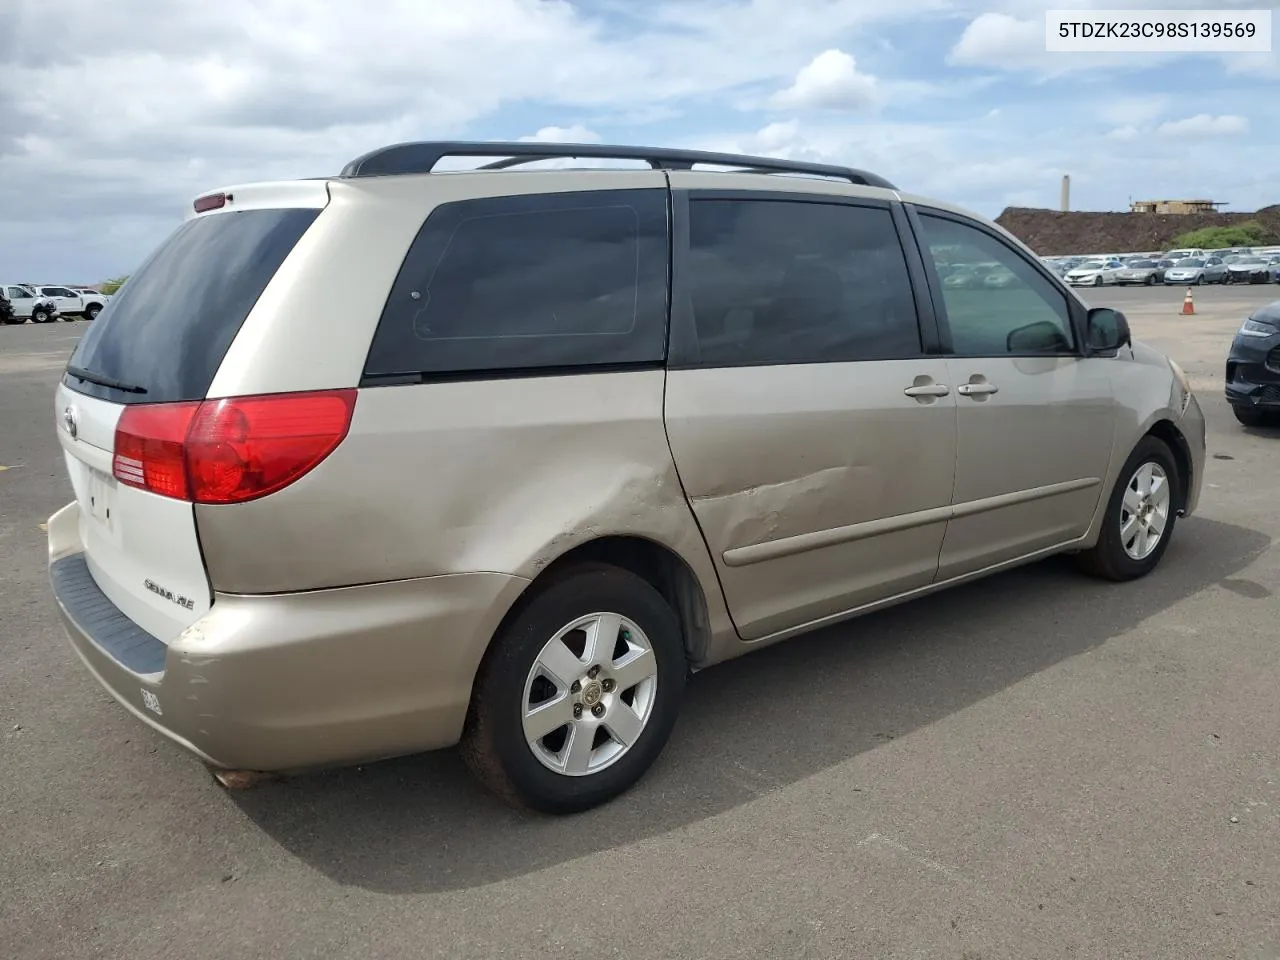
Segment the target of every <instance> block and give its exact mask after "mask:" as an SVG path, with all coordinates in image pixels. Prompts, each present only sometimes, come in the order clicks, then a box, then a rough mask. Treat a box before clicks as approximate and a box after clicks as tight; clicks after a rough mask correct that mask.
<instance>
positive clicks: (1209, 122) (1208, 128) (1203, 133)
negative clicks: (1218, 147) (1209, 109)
mask: <svg viewBox="0 0 1280 960" xmlns="http://www.w3.org/2000/svg"><path fill="white" fill-rule="evenodd" d="M1248 132H1249V119H1248V117H1240V116H1236V115H1234V114H1223V115H1221V116H1217V117H1215V116H1212V115H1210V114H1207V113H1198V114H1196V115H1195V116H1194V117H1187V118H1186V119H1184V120H1170V121H1168V122H1166V123H1162V124H1160V126H1158V127H1156V133H1158V134H1160V136H1162V137H1197V138H1206V137H1232V136H1240V135H1242V134H1245V133H1248Z"/></svg>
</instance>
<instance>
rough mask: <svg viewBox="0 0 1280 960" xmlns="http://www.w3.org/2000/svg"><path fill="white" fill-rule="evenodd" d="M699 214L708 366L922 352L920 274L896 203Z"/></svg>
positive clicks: (693, 276)
mask: <svg viewBox="0 0 1280 960" xmlns="http://www.w3.org/2000/svg"><path fill="white" fill-rule="evenodd" d="M689 217H690V220H689V294H690V298H691V300H692V306H693V316H694V323H695V326H696V333H697V356H698V362H699V363H700V364H701V365H703V366H733V365H738V364H759V363H813V362H818V361H831V362H836V361H849V360H873V359H888V358H894V357H911V356H917V355H918V354H919V353H920V333H919V327H918V325H917V321H916V310H915V302H914V300H913V298H912V294H911V281H910V279H909V276H908V273H907V264H906V259H905V257H904V255H903V252H902V245H901V244H900V242H899V240H898V234H897V230H896V228H895V227H894V223H893V216H892V214H891V213H890V212H889V211H888V209H886V208H883V207H859V206H850V205H844V204H831V203H804V202H798V201H796V202H792V201H786V200H694V201H692V202H691V203H690V204H689Z"/></svg>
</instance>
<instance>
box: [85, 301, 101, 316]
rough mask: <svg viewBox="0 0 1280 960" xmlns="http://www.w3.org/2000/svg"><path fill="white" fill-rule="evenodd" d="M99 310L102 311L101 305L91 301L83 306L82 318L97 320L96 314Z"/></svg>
mask: <svg viewBox="0 0 1280 960" xmlns="http://www.w3.org/2000/svg"><path fill="white" fill-rule="evenodd" d="M101 312H102V307H100V306H98V304H96V303H91V304H89V306H87V307H85V308H84V314H83V316H84V319H86V320H97V319H98V314H99V313H101Z"/></svg>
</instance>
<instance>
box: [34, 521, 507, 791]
mask: <svg viewBox="0 0 1280 960" xmlns="http://www.w3.org/2000/svg"><path fill="white" fill-rule="evenodd" d="M78 510H79V508H78V507H77V506H76V504H74V503H72V504H70V505H68V506H67V507H64V508H63V509H62V510H60V511H59V512H58V513H56V514H54V516H53V517H52V518H50V520H49V524H48V526H49V563H50V580H51V582H52V585H53V591H54V596H55V599H56V600H57V603H58V609H59V612H60V614H61V616H62V621H63V624H64V626H65V628H66V632H67V636H68V638H69V639H70V641H71V645H72V647H73V648H74V649H75V650H76V652H77V653H78V654H79V655H80V658H81V659H82V660H83V661H84V663H85V665H86V666H87V667H88V668H89V670H90V672H92V673H93V675H94V676H95V677H96V678H97V679H98V682H99V683H101V684H102V685H103V686H104V687H105V688H106V689H107V691H108V692H109V693H111V694H112V696H114V697H115V698H116V700H118V701H119V702H120V703H121V704H123V705H124V706H125V707H126V708H127V709H128V710H129V711H130V712H131V713H133V714H134V715H135V716H136V717H138V718H139V719H140V720H142V721H143V722H145V723H146V724H148V725H149V726H150V727H152V728H153V729H155V730H157V731H158V732H160V733H162V734H164V735H165V736H166V737H168V738H169V739H170V740H172V741H174V742H175V743H177V744H178V745H180V746H182V747H183V748H185V749H187V750H188V751H190V752H191V753H194V754H195V755H196V756H198V757H200V758H201V759H203V760H204V761H205V762H207V763H209V764H212V765H213V766H216V767H223V768H230V769H244V770H262V771H289V770H302V769H308V768H314V767H322V766H332V765H339V764H345V763H354V762H359V761H362V760H372V759H377V758H381V757H389V756H398V755H403V754H409V753H417V752H420V751H424V750H431V749H436V748H439V747H446V746H450V745H452V744H454V743H456V742H457V741H458V738H459V737H460V735H461V733H462V725H463V721H464V719H465V717H466V710H467V705H468V702H469V700H470V697H471V685H472V681H473V679H474V677H475V672H476V669H477V667H478V666H479V663H480V659H481V657H482V656H483V654H484V651H485V648H486V647H487V646H488V643H489V638H490V637H491V636H492V635H493V633H494V631H495V630H496V629H497V627H498V625H499V623H500V622H501V619H502V617H503V615H504V614H505V613H506V611H507V609H509V607H510V605H511V604H512V603H513V602H514V600H515V598H516V597H517V596H518V595H519V594H520V592H521V590H522V589H523V588H524V586H525V585H526V583H527V581H524V580H522V579H521V578H518V577H511V576H506V575H502V574H491V573H470V574H454V575H449V576H438V577H426V578H421V579H416V580H403V581H396V582H392V583H379V584H370V585H365V586H357V587H345V588H339V589H331V590H314V591H308V592H306V593H292V594H273V595H263V596H242V595H227V594H218V595H216V596H215V599H214V603H213V606H212V608H211V609H210V611H209V613H207V614H206V615H205V616H203V617H201V618H200V619H199V620H197V621H196V622H195V623H193V624H192V625H191V626H190V627H188V628H187V629H186V630H185V631H184V632H183V633H182V634H181V635H180V636H179V637H177V638H176V639H175V640H174V641H173V642H171V643H169V644H167V645H166V644H164V643H162V642H161V641H159V640H157V639H156V638H154V637H150V636H149V635H147V634H146V633H144V632H143V631H141V630H140V629H139V628H137V627H136V625H134V624H132V622H131V621H129V620H128V619H127V618H126V617H124V615H123V614H122V613H120V611H119V610H118V609H117V608H116V607H114V606H113V605H112V604H111V602H110V601H109V600H108V599H107V598H106V597H105V596H103V595H102V593H101V591H100V590H98V589H97V586H96V584H95V583H94V582H93V579H92V577H91V575H90V574H89V572H88V568H87V566H86V565H85V563H84V561H83V554H82V552H81V551H82V550H83V547H82V546H80V544H79V535H78V519H79V516H78Z"/></svg>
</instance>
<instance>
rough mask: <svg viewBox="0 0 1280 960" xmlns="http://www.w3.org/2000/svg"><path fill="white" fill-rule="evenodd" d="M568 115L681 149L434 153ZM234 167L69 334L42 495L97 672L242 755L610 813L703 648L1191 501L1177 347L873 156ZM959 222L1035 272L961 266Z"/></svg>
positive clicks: (53, 563)
mask: <svg viewBox="0 0 1280 960" xmlns="http://www.w3.org/2000/svg"><path fill="white" fill-rule="evenodd" d="M557 150H560V151H561V152H559V153H557ZM565 150H571V151H573V153H572V154H571V155H572V156H584V155H585V156H588V157H592V156H594V157H599V158H617V159H633V160H643V161H645V162H646V163H647V164H648V165H650V166H654V167H656V166H658V165H659V164H661V165H662V166H664V167H665V169H653V170H600V169H596V170H587V171H581V170H548V171H545V172H543V173H539V174H537V175H533V176H530V175H521V174H518V173H517V174H508V173H505V172H503V170H500V169H489V170H479V171H467V172H459V173H447V174H435V173H433V172H432V171H433V170H434V169H435V168H436V167H437V165H438V164H440V162H441V161H443V160H445V159H447V158H451V157H454V156H456V155H458V154H461V155H463V156H476V155H477V152H479V155H480V156H489V157H494V156H497V157H502V158H504V159H503V160H502V161H500V162H499V163H495V164H494V165H495V166H498V165H501V166H503V167H509V166H514V165H517V164H520V163H529V162H533V161H537V160H545V159H549V158H558V157H563V156H565V152H564V151H565ZM694 164H700V165H710V164H715V165H717V166H721V167H725V166H731V167H738V168H742V167H746V168H749V169H750V170H751V171H752V172H750V173H745V172H744V173H729V172H709V171H702V170H694V169H691V168H692V166H693V165H694ZM768 170H774V171H777V175H768V174H767V173H764V172H762V171H768ZM816 177H822V178H823V179H822V180H820V181H819V180H817V179H815V178H816ZM837 177H840V178H842V179H843V180H844V182H843V183H838V182H835V180H834V178H837ZM234 200H235V203H234V206H232V205H231V195H230V191H226V190H221V191H216V192H213V193H210V194H206V195H204V196H202V197H200V198H199V199H198V200H196V201H195V203H194V204H193V212H192V213H190V214H188V216H187V218H186V220H185V222H183V223H182V224H181V225H180V226H178V227H177V229H176V231H175V233H174V234H173V235H172V236H171V237H169V238H168V239H166V240H165V241H164V242H163V243H162V244H161V246H160V247H159V248H158V249H157V250H156V251H155V252H154V253H153V254H152V255H151V256H149V257H148V258H147V260H146V262H145V264H144V266H142V267H141V268H140V269H139V270H138V271H137V272H136V273H135V274H134V275H133V276H132V277H131V278H130V280H129V283H128V286H127V287H126V288H125V291H126V292H125V293H124V294H123V295H122V296H120V297H119V298H118V299H117V300H116V302H115V303H113V304H112V305H111V307H110V309H108V310H107V311H106V312H105V313H103V315H102V316H101V317H100V318H99V319H98V321H97V322H96V323H95V324H94V325H93V326H92V327H91V328H90V330H89V331H88V332H87V333H86V334H85V336H83V337H81V338H80V340H79V343H78V345H77V346H76V348H75V351H74V353H73V354H72V355H71V358H70V361H69V363H68V364H67V366H66V368H65V371H64V373H63V376H62V377H61V379H60V382H59V384H58V387H57V400H56V405H54V406H53V407H52V408H51V409H50V410H49V413H50V414H51V418H50V419H51V423H50V425H49V426H50V430H51V431H52V432H53V433H55V434H56V437H57V442H58V444H59V447H60V449H61V451H62V453H63V457H62V462H63V463H64V465H65V469H66V470H67V473H68V474H69V477H70V480H71V484H70V489H71V490H72V491H73V498H72V499H71V500H70V501H68V502H67V503H66V506H64V507H62V508H61V509H60V510H59V511H58V512H57V513H55V514H53V516H51V517H50V518H49V521H48V523H47V524H46V526H47V530H48V538H47V539H48V547H47V551H48V552H47V556H48V562H49V575H50V582H51V588H52V593H53V596H54V598H55V600H56V603H57V608H58V611H59V615H60V618H61V621H62V623H63V625H64V626H65V629H66V633H67V637H68V639H69V641H70V643H71V644H72V645H73V646H74V647H75V649H76V650H77V652H78V655H79V657H80V658H82V659H83V661H84V663H85V665H86V667H87V670H88V672H90V673H91V674H92V676H93V677H94V679H95V680H96V681H97V682H99V683H100V684H102V685H103V686H105V687H106V688H107V689H108V690H109V691H110V692H111V693H112V694H113V696H114V697H115V698H116V699H117V700H118V701H119V702H120V703H121V704H122V705H123V706H124V707H126V708H127V709H129V710H130V711H131V712H132V713H133V714H134V715H135V716H136V717H138V718H140V719H142V720H144V721H145V722H146V723H147V724H148V725H149V727H150V728H151V729H152V730H153V731H155V732H156V733H158V734H162V735H165V736H168V737H169V738H170V739H171V740H173V741H174V742H175V744H177V745H178V746H180V747H182V748H183V749H185V750H188V751H190V752H192V753H194V754H196V755H197V756H199V757H200V758H201V759H202V760H204V761H205V762H206V763H209V764H211V765H212V766H214V767H216V768H219V769H220V770H221V771H223V772H224V773H223V776H224V778H225V777H226V774H225V771H226V770H228V769H230V770H232V771H273V770H280V771H292V770H300V769H308V768H314V767H325V766H335V765H341V764H350V763H360V762H363V761H364V760H367V759H371V758H379V759H380V758H385V757H391V756H396V755H404V754H411V753H416V752H420V751H424V750H428V749H434V748H444V747H450V746H453V745H454V744H460V745H461V748H462V749H461V755H462V759H463V760H464V762H465V763H467V764H468V766H470V768H471V769H472V771H474V772H475V773H476V775H477V776H478V777H479V778H480V779H481V780H482V781H483V782H484V783H486V784H487V785H489V786H490V787H491V788H493V790H494V791H495V792H497V793H498V794H500V795H501V796H502V797H504V798H506V799H507V800H508V801H510V802H512V803H513V804H517V805H523V806H527V807H533V808H535V809H538V810H543V811H549V812H556V813H568V812H572V811H578V810H583V809H586V808H588V807H593V806H595V805H597V804H600V803H603V802H605V801H607V800H609V799H611V798H612V797H615V796H617V795H619V794H620V793H622V792H623V791H625V790H627V789H628V788H629V787H630V786H631V785H632V784H634V783H635V782H636V781H637V780H638V779H639V778H640V777H641V776H642V775H643V774H644V772H645V770H646V769H647V768H648V767H649V766H650V765H651V764H652V763H653V762H654V761H655V760H656V759H657V757H658V756H659V754H660V753H661V752H662V750H663V746H664V744H665V742H666V741H667V739H668V736H669V735H670V733H671V731H672V729H673V727H674V724H675V722H676V717H677V714H678V713H679V711H680V705H681V699H682V694H683V692H684V691H685V686H686V679H687V677H688V675H689V674H690V673H691V672H693V671H697V670H701V669H703V668H706V667H710V666H712V665H714V664H716V663H720V662H723V661H726V660H729V659H732V658H734V657H737V656H742V655H745V654H748V653H750V652H751V651H753V650H756V649H758V648H760V647H763V646H767V645H769V644H772V643H775V642H780V641H783V640H785V639H787V638H788V637H791V636H794V635H798V634H800V633H802V632H805V631H809V630H812V629H815V628H818V627H822V626H826V625H829V624H833V623H837V622H841V621H844V620H846V619H848V618H850V617H853V616H857V615H860V614H862V613H865V612H867V611H869V610H873V609H878V608H880V607H883V606H885V605H888V604H892V603H896V602H899V601H903V600H907V599H908V598H911V597H917V596H923V595H925V594H930V593H933V592H935V591H937V590H941V589H944V588H946V587H949V586H953V585H956V584H960V583H964V582H967V581H970V580H973V579H974V578H976V577H980V576H986V575H988V574H991V573H994V572H996V571H999V570H1004V569H1008V568H1010V567H1013V566H1016V565H1019V564H1024V563H1028V562H1031V561H1034V560H1039V559H1041V558H1044V557H1047V556H1049V555H1055V554H1072V555H1074V559H1075V561H1076V563H1078V564H1079V566H1080V567H1081V568H1082V569H1083V570H1085V571H1087V572H1088V573H1090V574H1092V575H1094V576H1098V577H1102V578H1105V579H1108V580H1113V581H1131V580H1135V579H1137V578H1139V577H1142V576H1145V575H1146V574H1149V573H1150V572H1152V571H1153V570H1155V569H1156V568H1157V567H1158V565H1159V564H1160V562H1161V557H1162V556H1163V555H1164V553H1165V550H1166V548H1167V547H1168V546H1169V544H1170V542H1171V540H1172V539H1173V538H1175V537H1176V536H1177V530H1178V527H1179V525H1180V523H1181V518H1182V517H1185V516H1187V515H1190V514H1193V513H1194V512H1195V510H1196V506H1197V503H1198V500H1199V496H1200V490H1201V488H1202V485H1203V479H1202V478H1203V474H1204V463H1205V422H1204V416H1203V414H1202V412H1201V409H1200V406H1199V404H1198V403H1197V401H1196V399H1195V396H1194V395H1193V393H1192V390H1191V386H1190V384H1189V382H1188V380H1187V377H1186V374H1185V373H1184V372H1183V371H1182V370H1181V369H1180V368H1179V367H1178V365H1177V364H1176V363H1174V362H1173V361H1171V360H1169V359H1168V358H1167V357H1165V356H1164V355H1162V354H1161V353H1159V352H1158V351H1157V350H1155V349H1154V348H1152V347H1150V346H1148V345H1146V344H1143V343H1141V342H1137V341H1135V340H1134V339H1133V338H1132V336H1131V334H1130V331H1129V326H1128V322H1127V321H1126V319H1125V317H1124V315H1123V314H1121V313H1119V312H1118V311H1115V310H1112V309H1108V308H1106V307H1092V308H1091V307H1090V306H1089V305H1088V304H1086V303H1084V302H1083V300H1081V299H1080V297H1078V296H1076V295H1075V294H1074V293H1073V292H1072V291H1070V290H1068V289H1066V288H1065V287H1064V286H1063V284H1062V283H1061V282H1059V281H1058V280H1057V279H1056V278H1054V277H1053V275H1052V274H1051V273H1049V272H1048V271H1047V270H1045V269H1044V268H1043V267H1042V266H1041V265H1040V263H1039V262H1038V261H1037V259H1036V257H1035V254H1034V253H1033V252H1032V251H1031V250H1030V249H1028V248H1027V247H1026V245H1025V244H1022V243H1020V242H1019V241H1018V240H1017V239H1016V238H1014V237H1013V236H1012V235H1010V234H1008V233H1007V232H1006V231H1003V230H1001V229H1000V228H999V227H998V226H997V225H996V224H993V223H991V222H990V221H987V220H984V219H982V218H980V217H977V216H974V215H971V214H966V213H964V212H963V211H960V210H958V209H957V208H955V207H954V206H952V205H949V204H944V203H938V202H935V201H930V200H928V199H925V198H923V197H916V196H909V195H908V196H903V195H902V194H900V193H899V192H898V191H897V190H896V189H895V188H894V187H893V185H892V184H891V183H890V182H888V181H886V180H884V179H882V178H880V177H877V176H876V175H874V174H871V173H867V172H865V171H856V170H850V169H847V168H837V167H829V166H819V165H816V164H803V165H802V164H797V163H793V162H790V161H783V160H776V159H765V158H754V157H742V156H727V155H715V154H691V153H688V152H683V151H675V150H656V149H655V150H650V149H645V148H635V147H607V146H602V145H591V146H581V145H577V146H569V147H567V148H565V147H557V146H556V145H554V144H531V143H482V144H440V143H434V144H433V143H416V144H399V145H396V146H392V147H389V148H385V149H381V150H376V151H374V152H373V153H371V154H367V155H365V156H364V157H361V158H358V159H356V160H353V161H352V162H351V163H349V164H348V165H347V166H346V168H345V169H344V171H343V174H342V175H341V176H337V177H332V178H327V179H316V180H300V181H296V182H291V183H284V184H281V183H263V184H242V185H239V186H237V187H236V188H235V191H234ZM673 201H674V202H673ZM957 248H960V249H961V256H960V257H955V256H954V255H953V254H952V253H950V252H948V253H947V254H946V260H947V262H948V263H950V262H956V261H958V262H967V263H988V262H994V263H996V264H998V265H999V266H1000V267H1002V268H1005V269H1007V270H1008V271H1009V272H1010V273H1012V274H1013V275H1014V276H1015V277H1016V278H1017V283H1018V288H1017V289H1016V291H1013V290H990V289H982V288H980V289H975V290H957V289H954V288H948V287H946V286H945V285H940V284H939V283H938V282H937V273H936V272H935V257H938V258H941V255H940V254H939V253H935V251H953V250H955V249H957ZM672 263H674V264H675V269H674V270H672V269H670V266H671V264H672ZM991 272H992V271H988V273H991ZM335 276H341V277H342V279H343V282H342V283H340V284H334V283H332V278H334V277H335ZM174 304H182V305H184V307H186V309H183V310H180V311H174V310H171V309H169V308H171V307H172V305H174ZM918 308H919V309H918ZM157 341H159V342H157ZM173 344H181V345H182V346H183V351H182V355H181V357H180V358H178V357H175V356H174V354H173V351H172V350H170V349H166V347H167V346H169V345H173ZM882 358H896V359H882ZM799 398H802V399H799ZM798 472H799V473H800V474H801V478H800V479H799V480H797V479H796V477H797V473H798ZM1194 553H1195V547H1194V544H1193V545H1192V546H1190V547H1189V548H1188V549H1187V550H1186V551H1185V552H1184V553H1183V556H1182V557H1180V558H1179V560H1180V561H1182V562H1185V563H1188V564H1189V565H1194V563H1195V560H1196V558H1195V556H1194ZM1187 569H1190V566H1189V567H1188V568H1187ZM1142 596H1143V594H1142V593H1141V592H1139V593H1137V594H1134V596H1133V597H1132V598H1131V602H1132V603H1138V604H1141V603H1142V602H1143V601H1142ZM1096 597H1097V593H1096V592H1081V593H1080V594H1079V595H1078V602H1079V603H1081V604H1088V603H1092V602H1096V601H1095V599H1094V598H1096ZM918 652H921V653H923V654H924V655H927V654H928V650H923V651H918ZM990 652H994V648H993V651H990ZM975 655H976V654H975ZM800 656H801V660H802V661H803V660H806V659H812V658H810V657H808V656H807V655H806V654H804V653H803V652H802V653H801V655H800ZM698 687H699V688H700V689H701V690H702V692H705V685H702V684H699V685H698ZM691 692H692V691H691ZM918 692H919V695H920V696H923V697H927V696H930V695H931V691H930V690H928V689H926V688H925V685H923V684H922V685H921V689H920V690H919V691H918ZM86 699H87V697H86ZM759 715H760V710H759V705H758V704H747V705H745V711H744V712H743V713H742V714H740V715H739V717H738V720H737V722H740V723H742V722H751V721H752V719H753V717H755V716H759ZM722 719H723V720H724V721H726V722H728V723H730V724H731V723H733V722H734V718H733V717H730V716H726V717H724V718H722ZM6 722H7V721H6ZM770 722H772V723H774V724H775V725H778V726H782V725H786V726H787V728H788V729H787V731H786V735H787V736H792V737H806V736H810V735H812V734H813V733H814V732H815V731H816V732H817V733H818V735H821V734H822V725H823V723H824V722H825V720H824V718H822V717H821V715H819V716H817V717H816V718H815V717H814V716H811V715H809V713H807V712H805V711H800V712H796V711H791V712H790V714H787V713H785V712H783V713H781V714H779V715H778V716H776V717H772V718H770ZM116 739H117V740H118V738H116ZM103 749H111V748H110V747H107V746H104V747H103ZM772 759H773V758H771V757H768V756H761V757H760V758H759V762H760V763H761V765H762V766H764V768H765V769H768V764H769V763H770V762H772ZM105 762H107V763H109V762H110V761H105ZM170 767H171V768H172V767H176V765H170ZM711 785H712V786H714V784H711ZM160 792H161V793H163V792H165V791H164V789H163V788H160ZM649 799H650V798H645V799H644V800H642V801H638V802H637V809H639V808H640V807H642V806H643V805H644V804H645V803H646V802H648V801H649ZM593 822H594V821H593ZM600 822H601V823H603V820H601V821H600ZM581 825H587V824H585V823H584V824H580V826H581ZM600 829H603V827H601V828H600Z"/></svg>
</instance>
